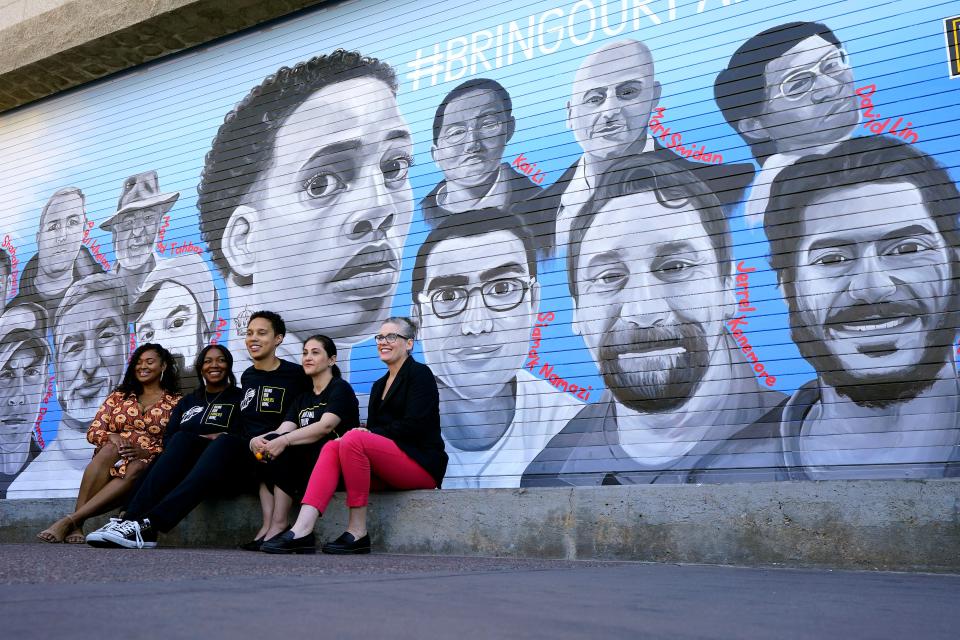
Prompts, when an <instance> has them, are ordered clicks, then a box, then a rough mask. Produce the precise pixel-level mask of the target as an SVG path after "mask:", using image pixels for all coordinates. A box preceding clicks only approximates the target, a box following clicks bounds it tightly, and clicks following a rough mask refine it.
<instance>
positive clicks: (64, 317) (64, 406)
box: [7, 273, 127, 498]
mask: <svg viewBox="0 0 960 640" xmlns="http://www.w3.org/2000/svg"><path fill="white" fill-rule="evenodd" d="M125 302H126V289H125V288H124V286H123V282H122V281H120V280H119V278H117V277H116V276H113V275H112V274H106V273H103V274H96V275H92V276H87V277H86V278H84V279H82V280H78V281H77V282H75V283H73V284H72V285H70V288H69V289H67V292H66V293H65V294H64V296H63V302H61V303H60V307H59V308H58V309H57V314H56V316H55V317H54V323H53V347H54V361H55V366H56V383H57V400H58V401H59V402H60V410H61V414H60V423H59V425H58V426H57V437H56V439H55V440H54V441H53V442H48V443H47V445H46V447H45V448H44V450H43V453H41V454H40V455H39V456H37V458H36V460H34V461H33V462H32V463H30V466H28V467H27V468H26V470H25V471H24V472H23V473H21V474H20V475H19V476H18V477H17V479H16V480H14V481H13V484H11V485H10V488H9V489H8V490H7V497H8V498H74V497H76V495H77V490H78V489H79V488H80V479H81V477H82V476H83V470H84V468H86V466H87V464H88V463H89V462H90V457H91V455H92V454H93V445H91V444H90V443H89V442H87V429H88V427H89V426H90V422H91V421H92V420H93V417H94V416H95V415H96V413H97V409H99V408H100V404H101V403H102V402H103V400H104V399H105V398H106V397H107V395H109V394H110V392H111V391H113V389H114V388H115V387H116V386H117V385H118V384H120V380H121V378H122V377H123V368H124V365H125V364H126V359H127V332H126V324H127V323H126V306H125Z"/></svg>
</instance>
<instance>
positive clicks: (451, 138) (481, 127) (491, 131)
mask: <svg viewBox="0 0 960 640" xmlns="http://www.w3.org/2000/svg"><path fill="white" fill-rule="evenodd" d="M502 130H503V122H501V121H500V120H499V119H498V118H496V117H494V116H485V117H483V118H480V120H479V121H478V122H477V123H476V124H474V125H473V126H470V125H463V124H454V125H450V126H449V127H447V129H446V130H445V131H444V132H443V141H444V142H446V143H447V144H460V143H461V142H463V141H464V140H466V139H467V133H469V132H471V131H479V132H480V134H481V137H483V138H489V137H490V136H495V135H497V134H498V133H500V132H501V131H502Z"/></svg>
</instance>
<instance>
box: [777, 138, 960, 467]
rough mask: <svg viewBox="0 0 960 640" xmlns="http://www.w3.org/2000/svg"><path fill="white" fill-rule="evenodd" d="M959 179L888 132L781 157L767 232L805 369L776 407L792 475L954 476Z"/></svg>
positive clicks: (959, 423)
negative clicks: (808, 371)
mask: <svg viewBox="0 0 960 640" xmlns="http://www.w3.org/2000/svg"><path fill="white" fill-rule="evenodd" d="M958 212H960V192H958V191H957V187H956V185H955V184H954V182H953V181H952V180H951V179H950V176H949V175H948V174H947V172H946V171H945V170H944V168H943V167H942V166H940V165H939V163H937V161H936V160H934V159H933V158H932V157H931V156H929V155H927V154H925V153H923V152H922V151H920V150H918V149H916V148H914V147H911V146H910V145H908V144H906V143H904V142H902V141H899V140H897V139H895V138H889V137H886V136H876V137H874V136H871V137H864V138H854V139H852V140H847V141H846V142H843V143H841V144H839V145H838V146H837V147H836V148H835V149H834V150H833V151H831V152H830V153H828V154H825V155H822V156H811V157H809V158H805V159H803V160H801V161H799V162H797V163H796V164H794V165H793V166H791V167H788V168H786V169H784V170H783V172H782V173H781V174H780V176H779V177H778V178H777V181H776V182H775V183H774V188H773V196H772V198H771V202H770V207H769V209H768V211H767V214H766V216H765V218H764V231H765V233H766V235H767V238H768V239H769V241H770V256H771V257H770V263H771V266H772V267H773V269H774V270H775V271H776V273H777V280H778V282H779V284H780V287H781V289H782V291H783V295H784V298H785V300H786V302H787V306H788V308H789V312H790V314H789V317H790V331H791V336H792V338H793V341H794V342H795V343H796V345H797V348H798V349H799V350H800V354H801V355H802V356H803V357H804V358H805V359H806V360H807V361H808V362H809V363H810V364H811V365H812V366H813V368H814V370H815V371H816V378H815V379H814V380H811V381H810V382H807V383H806V384H804V385H803V386H801V387H800V389H798V390H797V391H796V392H795V393H794V395H793V396H792V397H791V398H790V401H789V402H788V403H787V404H786V406H785V407H784V408H783V418H782V425H781V435H782V437H783V449H784V452H785V462H786V466H787V468H788V469H789V472H790V478H791V479H797V480H799V479H867V478H942V477H945V476H946V477H956V476H960V380H958V377H957V365H956V356H955V348H956V339H957V320H958V311H960V280H958V278H960V228H958V222H957V214H958Z"/></svg>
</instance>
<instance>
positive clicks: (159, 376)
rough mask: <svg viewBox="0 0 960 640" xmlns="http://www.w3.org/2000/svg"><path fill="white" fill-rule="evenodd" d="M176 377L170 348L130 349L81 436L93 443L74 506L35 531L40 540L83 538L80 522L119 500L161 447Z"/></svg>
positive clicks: (176, 399)
mask: <svg viewBox="0 0 960 640" xmlns="http://www.w3.org/2000/svg"><path fill="white" fill-rule="evenodd" d="M179 388H180V382H179V379H178V376H177V368H176V365H175V364H174V361H173V356H171V355H170V352H169V351H167V350H166V349H164V348H163V347H162V346H160V345H159V344H153V343H147V344H144V345H141V346H140V347H138V348H137V350H136V351H134V352H133V355H132V356H131V357H130V362H129V364H127V370H126V372H125V373H124V375H123V381H122V382H121V383H120V385H119V386H118V387H117V388H116V389H115V390H114V391H113V393H111V394H110V395H109V396H107V399H106V400H104V401H103V404H102V405H101V406H100V410H99V411H97V415H96V416H94V418H93V421H92V422H91V423H90V428H89V429H88V430H87V440H88V441H90V443H91V444H95V445H96V446H97V448H96V450H95V451H94V452H93V459H92V460H91V461H90V464H88V465H87V468H86V469H84V471H83V479H82V480H81V481H80V492H79V493H78V494H77V506H76V509H75V510H74V512H73V513H71V514H70V515H68V516H64V517H62V518H60V519H59V520H57V521H56V522H54V523H53V524H52V525H50V526H49V527H48V528H47V529H45V530H43V531H41V532H40V533H39V534H37V537H38V538H40V539H41V540H43V541H44V542H64V540H66V542H69V543H72V544H83V542H84V536H83V523H84V521H86V519H87V518H89V517H91V516H96V515H99V514H101V513H106V512H107V511H109V510H110V509H112V508H114V507H116V506H117V505H119V504H121V502H122V501H123V499H124V498H125V497H126V496H127V495H128V494H129V493H130V491H131V490H132V489H133V487H134V480H135V479H136V478H137V477H138V476H140V474H142V473H143V472H144V471H145V470H146V469H147V465H149V464H150V463H151V462H152V461H153V459H154V458H155V457H156V456H157V455H158V454H159V453H160V452H161V451H162V450H163V445H162V438H163V432H164V430H165V429H166V428H167V422H168V421H169V420H170V413H171V412H172V411H173V408H174V407H175V406H176V405H177V403H178V402H179V401H180V392H179Z"/></svg>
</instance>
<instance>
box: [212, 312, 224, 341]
mask: <svg viewBox="0 0 960 640" xmlns="http://www.w3.org/2000/svg"><path fill="white" fill-rule="evenodd" d="M226 329H227V319H226V318H218V319H217V329H216V331H214V333H213V337H211V338H210V344H218V343H219V342H220V338H222V337H223V332H224V331H226Z"/></svg>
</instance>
